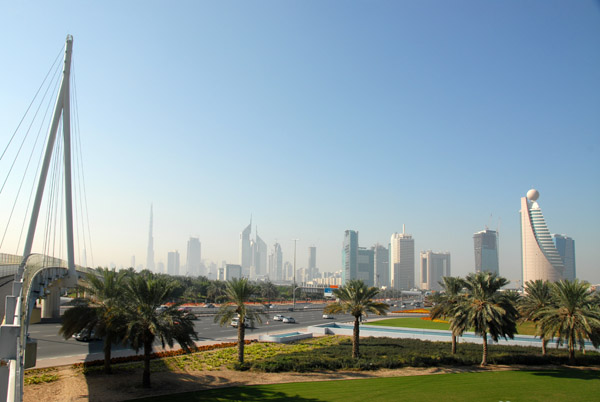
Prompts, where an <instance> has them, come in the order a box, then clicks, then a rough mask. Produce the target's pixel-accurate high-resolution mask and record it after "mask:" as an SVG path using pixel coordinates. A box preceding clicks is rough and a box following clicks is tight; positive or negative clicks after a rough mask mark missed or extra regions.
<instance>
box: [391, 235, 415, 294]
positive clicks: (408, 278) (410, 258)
mask: <svg viewBox="0 0 600 402" xmlns="http://www.w3.org/2000/svg"><path fill="white" fill-rule="evenodd" d="M389 270H390V283H391V286H392V287H393V288H394V289H398V290H409V289H412V288H414V287H415V241H414V239H413V238H412V236H411V235H409V234H406V233H405V230H404V226H402V233H394V234H393V235H392V237H391V239H390V265H389Z"/></svg>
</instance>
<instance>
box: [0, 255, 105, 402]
mask: <svg viewBox="0 0 600 402" xmlns="http://www.w3.org/2000/svg"><path fill="white" fill-rule="evenodd" d="M68 266H69V264H68V263H67V262H66V261H64V260H61V259H58V258H54V257H49V256H46V255H42V254H30V255H29V256H28V257H27V258H26V259H23V258H22V257H21V256H18V255H9V254H1V255H0V296H1V299H2V301H1V302H0V307H2V309H1V310H0V311H2V313H3V319H2V325H1V326H0V395H6V396H7V400H20V399H22V386H23V385H22V384H23V371H24V369H26V368H29V367H33V366H35V360H36V349H37V344H36V343H35V342H33V341H31V340H30V339H29V337H28V332H29V321H30V318H31V314H32V311H33V308H34V307H35V304H36V301H37V299H38V298H42V318H58V317H59V316H60V290H61V289H63V288H72V287H75V286H77V284H78V282H79V280H81V279H83V278H84V277H85V275H86V274H88V273H93V272H95V271H94V270H93V269H91V268H85V267H81V266H77V265H75V266H74V269H71V270H70V269H69V268H68Z"/></svg>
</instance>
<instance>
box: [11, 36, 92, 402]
mask: <svg viewBox="0 0 600 402" xmlns="http://www.w3.org/2000/svg"><path fill="white" fill-rule="evenodd" d="M72 49H73V37H72V36H71V35H67V40H66V46H65V55H64V67H63V74H62V80H61V83H60V88H59V91H58V95H57V97H56V103H55V106H54V112H53V115H52V122H51V124H50V129H49V132H48V140H47V143H46V150H45V153H44V159H43V162H42V166H41V171H40V176H39V180H38V186H37V191H36V196H35V200H34V204H33V209H32V212H31V220H30V222H29V229H28V232H27V239H26V241H25V248H24V250H23V260H22V262H21V264H20V265H19V268H18V270H17V273H16V274H15V277H14V282H13V286H12V295H9V296H6V303H5V314H4V320H3V322H2V325H1V326H0V400H2V398H3V397H5V400H6V401H10V402H12V401H22V400H23V373H24V370H25V368H27V367H30V366H33V365H35V354H36V346H37V345H36V344H35V343H34V342H31V341H30V340H29V339H28V336H27V334H28V329H29V318H30V315H31V312H32V310H33V307H34V306H35V302H36V300H37V298H38V297H39V296H40V295H43V294H44V292H45V291H46V290H48V289H52V291H58V287H57V286H56V285H58V283H60V286H61V287H72V286H75V285H76V284H77V277H78V273H77V272H76V267H75V252H74V245H73V201H72V190H71V108H70V102H71V100H70V75H71V54H72ZM61 120H62V128H63V130H62V131H63V149H64V189H65V193H64V200H65V215H66V235H67V239H66V240H67V241H66V243H67V264H66V267H65V264H64V262H61V261H60V260H57V259H55V258H53V257H46V256H41V255H39V254H32V253H31V249H32V246H33V239H34V236H35V230H36V226H37V221H38V216H39V212H40V207H41V204H42V199H43V195H44V188H45V185H46V178H47V176H48V169H49V167H50V162H51V159H52V152H53V149H54V144H55V142H56V137H57V133H58V127H59V126H60V122H61ZM79 271H85V269H81V268H80V269H79ZM53 282H54V283H53ZM51 284H52V285H54V286H51Z"/></svg>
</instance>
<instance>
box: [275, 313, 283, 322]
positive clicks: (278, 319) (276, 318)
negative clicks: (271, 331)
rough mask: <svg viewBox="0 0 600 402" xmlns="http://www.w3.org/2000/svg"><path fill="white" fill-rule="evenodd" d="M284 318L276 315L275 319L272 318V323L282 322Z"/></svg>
mask: <svg viewBox="0 0 600 402" xmlns="http://www.w3.org/2000/svg"><path fill="white" fill-rule="evenodd" d="M284 318H285V317H284V316H283V315H281V314H277V315H276V316H275V317H273V321H283V319H284Z"/></svg>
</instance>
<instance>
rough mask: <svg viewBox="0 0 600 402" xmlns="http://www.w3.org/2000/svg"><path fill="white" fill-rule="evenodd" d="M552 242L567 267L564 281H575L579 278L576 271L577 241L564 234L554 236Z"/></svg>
mask: <svg viewBox="0 0 600 402" xmlns="http://www.w3.org/2000/svg"><path fill="white" fill-rule="evenodd" d="M552 240H553V241H554V246H555V247H556V251H558V254H560V257H561V258H562V261H563V264H564V266H565V272H564V279H568V280H570V281H572V280H574V279H575V278H576V277H577V272H576V269H575V240H573V239H571V238H570V237H568V236H566V235H562V234H553V235H552Z"/></svg>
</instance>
